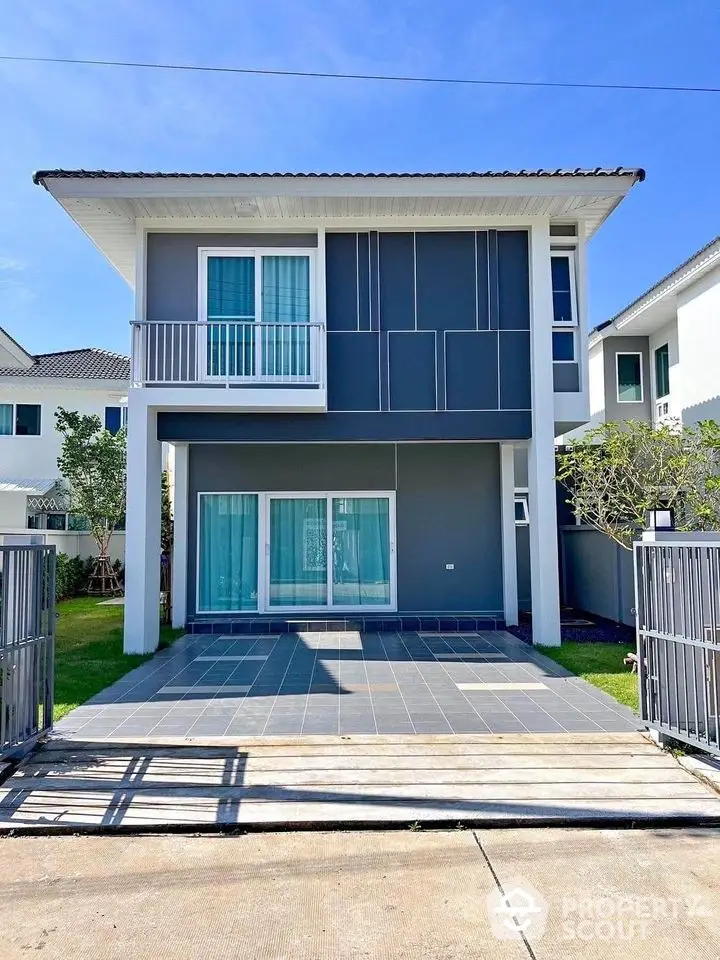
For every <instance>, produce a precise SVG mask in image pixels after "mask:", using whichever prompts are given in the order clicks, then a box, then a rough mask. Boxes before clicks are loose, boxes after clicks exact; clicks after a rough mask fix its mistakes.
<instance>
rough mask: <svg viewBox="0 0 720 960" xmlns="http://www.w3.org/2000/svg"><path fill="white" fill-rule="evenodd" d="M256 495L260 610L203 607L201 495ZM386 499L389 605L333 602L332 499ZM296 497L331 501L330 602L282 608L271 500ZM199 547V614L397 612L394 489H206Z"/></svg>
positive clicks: (198, 515) (328, 558)
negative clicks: (274, 592) (275, 597)
mask: <svg viewBox="0 0 720 960" xmlns="http://www.w3.org/2000/svg"><path fill="white" fill-rule="evenodd" d="M243 494H244V495H245V496H256V497H257V498H258V570H257V584H258V587H257V610H203V609H201V608H200V548H201V538H200V517H201V510H200V498H201V497H213V496H233V495H243ZM377 498H385V499H387V501H388V525H389V533H390V603H389V604H349V605H348V604H334V603H332V588H333V581H332V570H333V562H332V561H333V556H332V547H333V544H332V535H331V534H332V501H333V500H334V499H343V500H344V499H367V500H374V499H377ZM272 499H275V500H296V499H303V500H304V499H309V500H313V499H321V500H322V499H324V500H326V501H327V507H326V510H327V513H326V519H327V524H328V528H327V529H328V534H329V536H328V537H327V588H328V593H327V597H328V602H327V604H322V605H320V606H317V605H315V606H306V607H304V606H290V607H280V606H274V605H273V606H271V605H270V501H271V500H272ZM196 529H197V535H196V548H195V608H196V612H197V613H198V614H202V615H203V616H205V615H218V616H219V615H221V614H235V615H238V616H248V615H250V614H253V613H257V614H258V616H266V615H272V614H274V613H277V614H286V613H294V614H296V615H297V616H298V618H299V619H301V618H302V615H303V614H306V613H308V614H323V613H348V612H354V613H357V614H358V615H360V614H362V613H364V612H365V611H367V612H368V613H380V612H382V613H394V612H396V611H397V550H396V536H397V534H396V510H395V491H394V490H321V491H317V490H296V491H291V492H287V491H273V490H270V491H258V490H203V491H200V492H198V494H197V518H196Z"/></svg>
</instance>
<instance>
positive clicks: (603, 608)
mask: <svg viewBox="0 0 720 960" xmlns="http://www.w3.org/2000/svg"><path fill="white" fill-rule="evenodd" d="M560 537H561V548H562V566H563V602H564V603H566V604H567V605H568V606H571V607H575V609H576V610H584V611H585V612H586V613H591V614H595V615H596V616H598V617H605V618H606V619H608V620H614V621H615V622H616V623H625V624H627V625H628V626H634V625H635V615H634V613H633V608H634V605H635V585H634V579H633V563H632V560H633V556H632V553H631V551H630V550H624V549H623V548H622V547H620V546H618V545H617V544H616V543H614V542H613V541H612V540H610V539H609V538H608V537H606V536H605V535H604V534H602V533H600V531H599V530H594V529H593V528H592V527H585V526H582V527H579V526H577V527H576V526H573V527H563V528H562V529H561V531H560Z"/></svg>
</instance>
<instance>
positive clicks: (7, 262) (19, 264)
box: [0, 257, 27, 272]
mask: <svg viewBox="0 0 720 960" xmlns="http://www.w3.org/2000/svg"><path fill="white" fill-rule="evenodd" d="M26 267H27V264H26V263H25V262H24V261H23V260H18V259H17V258H16V257H0V271H3V270H7V271H8V272H10V271H13V272H18V271H20V270H25V268H26Z"/></svg>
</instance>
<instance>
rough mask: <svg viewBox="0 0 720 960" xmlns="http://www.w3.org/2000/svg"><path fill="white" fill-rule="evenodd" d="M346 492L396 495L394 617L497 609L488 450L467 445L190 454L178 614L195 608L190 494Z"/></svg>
mask: <svg viewBox="0 0 720 960" xmlns="http://www.w3.org/2000/svg"><path fill="white" fill-rule="evenodd" d="M396 464H397V474H396ZM350 489H353V490H393V489H396V490H397V500H396V507H397V578H398V609H399V610H400V611H401V612H406V613H412V612H422V611H432V612H444V611H446V612H449V613H453V612H454V613H471V612H476V611H477V612H481V611H487V612H493V613H498V612H500V611H501V609H502V573H501V564H500V562H499V551H500V549H501V547H500V511H499V497H500V477H499V458H498V448H497V446H496V445H495V444H470V443H463V444H442V445H437V444H436V445H432V444H409V445H403V444H399V445H397V450H396V445H395V444H385V445H382V444H377V445H373V444H363V445H352V444H335V445H322V444H313V445H309V446H302V445H300V446H293V447H292V448H288V447H287V446H276V445H271V444H269V445H264V446H252V445H230V444H226V445H213V444H205V445H203V446H191V448H190V462H189V509H188V561H189V562H188V568H189V569H188V611H189V612H192V611H194V609H195V579H196V560H197V494H198V492H207V493H210V492H218V493H220V492H231V491H237V492H243V491H244V492H255V491H257V492H263V491H278V492H281V491H285V492H288V491H290V490H293V491H294V490H297V491H303V490H307V491H316V490H339V491H342V490H350ZM446 563H454V565H455V569H454V570H452V571H448V570H446V569H445V564H446Z"/></svg>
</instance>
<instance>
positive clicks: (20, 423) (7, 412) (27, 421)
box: [0, 403, 41, 437]
mask: <svg viewBox="0 0 720 960" xmlns="http://www.w3.org/2000/svg"><path fill="white" fill-rule="evenodd" d="M40 409H41V408H40V404H39V403H0V436H2V437H12V436H16V437H39V436H40Z"/></svg>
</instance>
